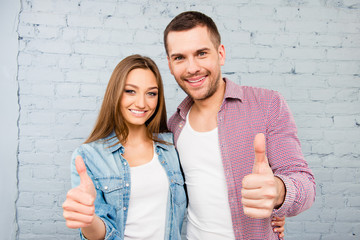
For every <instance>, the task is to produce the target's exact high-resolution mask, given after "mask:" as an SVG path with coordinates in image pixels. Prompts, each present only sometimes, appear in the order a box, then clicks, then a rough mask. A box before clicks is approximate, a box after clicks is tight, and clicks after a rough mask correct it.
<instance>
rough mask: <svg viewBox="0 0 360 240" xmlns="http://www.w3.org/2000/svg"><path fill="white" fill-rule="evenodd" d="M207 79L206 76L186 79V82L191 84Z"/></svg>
mask: <svg viewBox="0 0 360 240" xmlns="http://www.w3.org/2000/svg"><path fill="white" fill-rule="evenodd" d="M205 78H206V76H201V77H193V78H186V80H187V81H188V82H190V83H197V82H200V81H202V80H204V79H205Z"/></svg>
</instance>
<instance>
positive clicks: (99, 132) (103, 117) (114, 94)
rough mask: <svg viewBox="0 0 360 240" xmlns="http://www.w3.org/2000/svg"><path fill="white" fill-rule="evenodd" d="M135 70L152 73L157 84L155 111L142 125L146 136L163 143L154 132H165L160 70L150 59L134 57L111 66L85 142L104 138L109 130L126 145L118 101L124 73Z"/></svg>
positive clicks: (165, 124) (125, 75)
mask: <svg viewBox="0 0 360 240" xmlns="http://www.w3.org/2000/svg"><path fill="white" fill-rule="evenodd" d="M138 68H141V69H149V70H150V71H152V72H153V73H154V75H155V78H156V82H157V85H158V103H157V106H156V109H155V112H154V114H153V115H152V116H151V117H150V118H149V119H148V120H147V121H146V123H145V125H146V129H147V136H148V137H149V139H152V140H154V141H156V142H162V143H165V142H164V141H162V140H160V139H158V137H157V134H158V133H162V132H169V130H168V128H167V120H166V107H165V97H164V87H163V83H162V79H161V75H160V71H159V69H158V67H157V66H156V64H155V62H154V61H153V60H151V59H150V58H148V57H145V56H141V55H137V54H136V55H131V56H128V57H126V58H124V59H123V60H122V61H121V62H120V63H119V64H118V65H117V66H116V67H115V69H114V71H113V73H112V75H111V77H110V80H109V83H108V85H107V88H106V92H105V96H104V100H103V102H102V105H101V109H100V113H99V116H98V118H97V121H96V124H95V127H94V129H93V131H92V133H91V134H90V136H89V138H88V139H87V140H86V141H85V143H90V142H93V141H96V140H99V139H102V138H105V137H107V136H109V135H110V134H111V133H112V132H113V131H115V134H116V137H117V138H118V139H119V141H120V142H121V143H125V142H126V140H127V137H128V135H129V128H128V127H127V125H126V122H125V120H124V117H123V115H122V114H121V111H120V102H121V97H122V95H123V92H124V86H125V83H126V78H127V76H128V74H129V73H130V72H131V71H132V70H134V69H138Z"/></svg>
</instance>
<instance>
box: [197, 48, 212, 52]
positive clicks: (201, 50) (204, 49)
mask: <svg viewBox="0 0 360 240" xmlns="http://www.w3.org/2000/svg"><path fill="white" fill-rule="evenodd" d="M209 50H210V48H208V47H204V48H200V49H199V50H197V51H196V52H197V53H200V52H205V51H209Z"/></svg>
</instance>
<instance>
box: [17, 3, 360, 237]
mask: <svg viewBox="0 0 360 240" xmlns="http://www.w3.org/2000/svg"><path fill="white" fill-rule="evenodd" d="M21 4H22V10H21V11H20V13H19V25H18V33H19V56H18V65H19V70H18V83H19V102H20V107H21V110H20V113H19V114H20V121H19V134H20V135H19V153H18V161H19V172H18V179H19V184H18V191H19V198H18V200H17V202H16V208H17V222H18V225H19V229H18V234H17V239H37V240H38V239H77V232H76V231H74V230H69V229H67V228H66V227H65V224H64V221H63V218H62V209H61V204H62V202H63V200H64V198H65V194H66V191H67V190H68V189H69V187H70V172H69V162H70V155H71V153H72V151H73V150H74V149H75V147H77V146H78V145H79V144H81V142H82V141H84V139H85V138H86V137H87V136H88V134H89V133H90V130H91V128H92V127H93V124H94V121H95V119H96V114H97V111H98V109H99V107H100V104H101V100H102V96H103V93H104V90H105V87H106V84H107V81H108V79H109V77H110V74H111V72H112V70H113V68H114V67H115V65H116V64H117V63H118V62H119V61H120V60H121V59H122V58H124V57H125V56H127V55H129V54H133V53H140V54H143V55H148V56H150V57H152V58H153V59H154V60H155V61H156V62H157V63H158V65H159V68H160V69H161V72H162V75H163V78H164V82H165V88H166V98H167V108H168V113H169V115H170V114H172V113H173V112H174V111H175V109H176V106H177V104H178V103H179V102H180V100H181V99H182V98H183V97H184V96H185V94H184V93H183V92H182V91H181V90H180V89H179V88H178V86H177V85H176V83H175V81H174V79H173V78H172V76H171V75H170V73H169V71H168V69H167V63H166V56H165V52H164V48H163V43H162V37H163V36H162V32H163V30H164V28H165V26H166V25H167V23H168V22H169V21H170V20H171V19H172V18H173V17H174V16H175V15H177V14H178V13H180V12H182V11H185V10H200V11H203V12H204V13H206V14H208V15H209V16H211V17H212V18H213V19H214V21H215V22H216V23H217V25H218V27H219V30H220V32H221V35H222V38H223V43H224V44H225V48H226V53H227V59H226V64H225V66H224V68H223V73H224V75H225V76H227V77H229V78H231V79H232V80H234V81H236V82H238V83H241V84H243V85H253V86H261V87H266V88H270V89H275V90H278V91H280V92H281V93H282V94H283V95H284V97H285V98H286V99H287V101H288V103H289V105H290V107H291V109H292V112H293V114H294V117H295V120H296V122H297V125H298V127H299V129H298V130H299V136H300V139H301V143H302V145H303V152H304V155H305V156H306V158H307V160H308V163H309V165H310V167H311V168H312V169H313V171H314V173H315V177H316V182H317V197H316V202H315V204H314V206H313V207H312V208H311V209H310V210H308V211H307V212H305V213H303V214H300V215H299V216H297V217H294V218H290V219H287V222H286V239H322V240H323V239H359V238H360V203H359V202H360V197H359V196H360V78H359V74H360V3H359V1H358V0H337V1H335V0H313V1H306V0H305V1H300V0H271V1H270V0H263V1H259V0H256V1H251V0H241V1H239V0H225V1H222V3H221V4H220V3H219V2H218V1H216V0H209V1H200V0H193V1H190V0H187V1H176V0H162V1H151V2H149V1H144V0H142V1H135V0H120V1H114V0H103V1H101V0H78V1H70V0H66V1H63V0H26V1H25V0H22V1H21Z"/></svg>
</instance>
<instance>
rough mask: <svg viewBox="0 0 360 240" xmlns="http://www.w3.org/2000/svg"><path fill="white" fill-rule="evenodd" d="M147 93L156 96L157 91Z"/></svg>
mask: <svg viewBox="0 0 360 240" xmlns="http://www.w3.org/2000/svg"><path fill="white" fill-rule="evenodd" d="M148 95H149V96H152V97H156V96H157V92H148Z"/></svg>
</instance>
